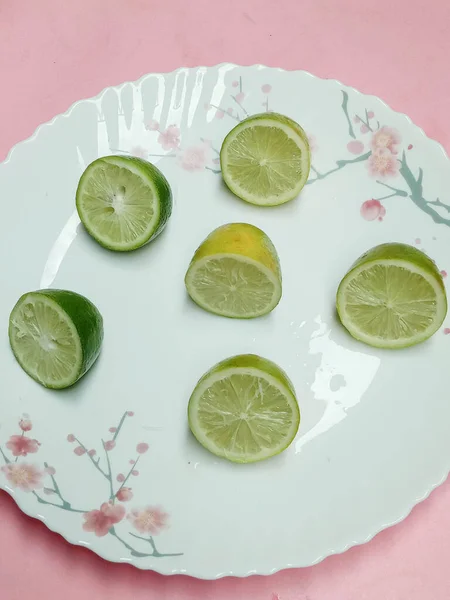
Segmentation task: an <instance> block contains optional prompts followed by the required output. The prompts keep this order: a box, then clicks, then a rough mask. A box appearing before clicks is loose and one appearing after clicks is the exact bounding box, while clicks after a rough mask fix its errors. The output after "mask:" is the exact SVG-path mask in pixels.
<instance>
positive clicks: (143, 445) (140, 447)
mask: <svg viewBox="0 0 450 600" xmlns="http://www.w3.org/2000/svg"><path fill="white" fill-rule="evenodd" d="M147 450H148V444H146V443H145V442H141V443H140V444H138V445H137V446H136V452H137V453H138V454H145V453H146V452H147Z"/></svg>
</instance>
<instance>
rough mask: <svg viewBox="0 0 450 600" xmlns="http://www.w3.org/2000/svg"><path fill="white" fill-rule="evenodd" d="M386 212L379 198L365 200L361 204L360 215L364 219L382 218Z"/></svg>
mask: <svg viewBox="0 0 450 600" xmlns="http://www.w3.org/2000/svg"><path fill="white" fill-rule="evenodd" d="M385 214H386V209H385V208H384V206H383V205H382V204H381V202H380V201H379V200H374V199H372V200H366V201H365V202H363V204H362V205H361V216H362V218H363V219H365V220H366V221H375V220H376V219H380V218H381V219H382V218H383V217H384V216H385Z"/></svg>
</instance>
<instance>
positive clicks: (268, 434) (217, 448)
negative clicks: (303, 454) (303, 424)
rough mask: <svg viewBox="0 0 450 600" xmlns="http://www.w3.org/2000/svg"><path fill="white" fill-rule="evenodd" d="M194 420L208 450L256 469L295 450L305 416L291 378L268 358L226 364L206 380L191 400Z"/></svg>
mask: <svg viewBox="0 0 450 600" xmlns="http://www.w3.org/2000/svg"><path fill="white" fill-rule="evenodd" d="M188 419H189V426H190V428H191V431H192V433H193V434H194V436H195V437H196V438H197V440H198V441H199V442H200V444H202V446H204V447H205V448H206V449H207V450H209V451H210V452H212V453H213V454H216V455H217V456H221V457H223V458H227V459H228V460H230V461H232V462H239V463H250V462H256V461H259V460H264V459H265V458H269V457H271V456H274V455H275V454H279V453H280V452H282V451H283V450H285V449H286V448H287V447H288V446H289V444H290V443H291V442H292V440H293V439H294V437H295V435H296V433H297V431H298V428H299V425H300V411H299V408H298V403H297V399H296V397H295V390H294V387H293V385H292V383H291V382H290V381H289V379H288V376H287V375H286V373H285V372H284V371H282V369H280V367H278V366H277V365H276V364H275V363H273V362H271V361H270V360H267V359H266V358H261V357H260V356H256V355H254V354H243V355H240V356H233V357H232V358H228V359H226V360H224V361H222V362H220V363H219V364H217V365H215V366H214V367H213V368H212V369H211V370H210V371H208V372H207V373H206V374H205V375H204V376H203V377H202V378H201V379H200V381H199V382H198V383H197V386H196V388H195V390H194V391H193V392H192V396H191V398H190V400H189V407H188Z"/></svg>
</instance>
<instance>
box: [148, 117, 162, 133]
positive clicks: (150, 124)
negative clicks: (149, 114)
mask: <svg viewBox="0 0 450 600" xmlns="http://www.w3.org/2000/svg"><path fill="white" fill-rule="evenodd" d="M145 129H148V130H149V131H158V129H159V123H158V121H155V119H151V120H150V121H149V122H148V123H147V124H146V125H145Z"/></svg>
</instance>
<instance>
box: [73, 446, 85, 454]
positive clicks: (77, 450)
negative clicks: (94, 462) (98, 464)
mask: <svg viewBox="0 0 450 600" xmlns="http://www.w3.org/2000/svg"><path fill="white" fill-rule="evenodd" d="M74 453H75V454H76V455H77V456H83V454H86V450H85V449H84V448H83V447H82V446H77V447H76V448H75V450H74Z"/></svg>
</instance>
